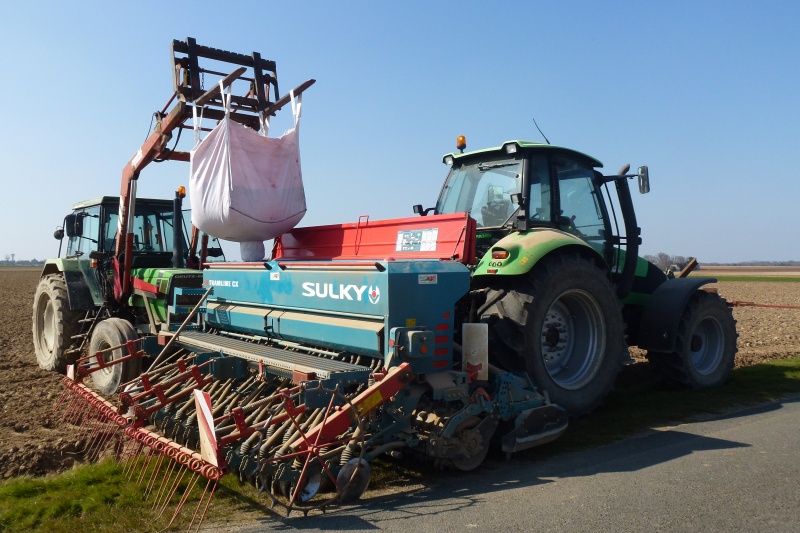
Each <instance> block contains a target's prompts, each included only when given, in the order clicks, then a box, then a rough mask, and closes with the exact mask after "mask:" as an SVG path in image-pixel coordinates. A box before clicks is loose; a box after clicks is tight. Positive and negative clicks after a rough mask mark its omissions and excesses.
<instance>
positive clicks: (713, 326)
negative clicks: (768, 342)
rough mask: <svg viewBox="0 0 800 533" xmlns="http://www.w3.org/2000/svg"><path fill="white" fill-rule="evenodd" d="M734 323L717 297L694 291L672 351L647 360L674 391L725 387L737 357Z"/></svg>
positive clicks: (652, 356)
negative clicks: (676, 388)
mask: <svg viewBox="0 0 800 533" xmlns="http://www.w3.org/2000/svg"><path fill="white" fill-rule="evenodd" d="M737 337H738V335H737V333H736V320H735V319H734V318H733V313H732V311H731V309H730V308H729V307H728V306H727V305H726V303H725V300H723V299H722V298H721V297H720V296H719V295H718V294H715V293H710V292H706V291H697V292H696V293H695V294H694V295H693V296H692V299H691V300H690V301H689V304H688V305H687V306H686V309H685V310H684V313H683V316H682V317H681V321H680V325H679V326H678V334H677V336H676V345H675V348H676V349H675V351H674V352H672V353H661V352H648V353H647V358H648V359H649V360H650V362H651V363H652V364H653V366H654V367H655V368H656V370H657V371H658V372H659V374H660V375H661V377H662V378H663V380H664V381H665V382H666V383H667V384H668V385H671V386H673V387H679V388H689V389H696V390H700V389H709V388H712V387H718V386H720V385H722V384H723V383H725V382H726V381H727V380H728V377H729V376H730V373H731V370H732V369H733V365H734V359H735V357H736V352H737V346H736V339H737Z"/></svg>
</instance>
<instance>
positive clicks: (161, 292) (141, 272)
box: [129, 268, 203, 323]
mask: <svg viewBox="0 0 800 533" xmlns="http://www.w3.org/2000/svg"><path fill="white" fill-rule="evenodd" d="M131 274H132V275H133V277H134V278H138V279H140V280H142V281H144V282H146V283H150V284H151V285H154V286H155V287H156V288H157V291H158V292H157V293H156V296H155V297H152V295H150V294H147V295H146V297H145V295H143V294H134V295H133V296H131V297H130V300H129V305H130V306H131V307H144V306H145V305H149V307H150V312H151V313H152V315H153V317H154V318H155V319H156V322H157V323H163V322H166V321H167V306H168V305H170V304H172V295H173V293H174V289H175V287H192V288H197V287H200V286H201V285H202V281H203V273H202V272H200V271H198V270H192V269H188V268H137V269H134V270H133V271H131Z"/></svg>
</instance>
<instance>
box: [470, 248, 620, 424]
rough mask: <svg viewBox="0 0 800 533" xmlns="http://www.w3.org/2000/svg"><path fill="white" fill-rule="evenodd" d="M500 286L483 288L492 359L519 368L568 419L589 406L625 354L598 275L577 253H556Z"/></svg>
mask: <svg viewBox="0 0 800 533" xmlns="http://www.w3.org/2000/svg"><path fill="white" fill-rule="evenodd" d="M506 283H507V286H506V287H498V288H496V289H490V290H489V292H488V293H487V304H486V306H485V309H483V310H482V320H483V321H484V322H487V323H489V331H490V344H489V349H490V353H491V354H492V359H493V361H494V362H495V364H497V365H498V366H500V367H502V368H504V369H506V370H510V371H525V372H527V373H528V376H529V377H530V378H531V379H532V380H533V382H534V384H535V385H536V387H537V388H538V389H539V391H540V392H547V394H548V395H549V396H550V400H551V401H552V402H553V403H555V404H557V405H559V406H561V407H563V408H564V409H565V410H566V411H567V412H568V413H569V414H570V416H580V415H584V414H586V413H589V412H590V411H592V410H594V409H596V408H597V407H598V406H599V405H600V403H601V402H602V401H603V399H604V398H605V397H606V395H607V394H608V392H609V391H610V390H611V388H612V387H613V385H614V381H615V380H616V377H617V374H618V373H619V371H620V369H621V368H622V362H623V360H624V358H625V355H626V353H627V345H626V344H625V337H624V325H623V320H622V314H621V311H620V304H619V300H618V299H617V297H616V294H615V293H614V289H613V287H612V285H611V282H610V281H609V279H608V277H607V276H606V274H605V273H604V272H603V271H602V270H601V269H600V268H599V267H597V266H596V265H595V264H594V263H593V262H591V261H589V260H587V259H584V258H582V257H580V256H577V255H560V256H555V257H552V258H550V259H546V260H545V261H543V262H542V263H541V264H539V265H537V266H536V267H535V268H534V269H533V270H532V271H531V272H530V273H529V275H528V276H525V277H519V278H514V279H512V280H509V281H507V282H506Z"/></svg>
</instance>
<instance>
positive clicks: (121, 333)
mask: <svg viewBox="0 0 800 533" xmlns="http://www.w3.org/2000/svg"><path fill="white" fill-rule="evenodd" d="M137 338H138V334H137V333H136V329H135V328H134V327H133V326H132V325H131V323H130V322H128V321H127V320H123V319H121V318H107V319H106V320H103V321H102V322H100V323H98V324H97V325H96V326H95V328H94V331H93V332H92V340H91V342H90V343H89V355H94V354H95V353H97V352H99V351H102V350H107V349H109V348H114V347H116V346H120V345H122V344H125V343H126V342H128V341H131V340H135V339H137ZM126 355H128V350H126V349H125V348H124V347H123V348H118V349H116V350H113V351H111V352H108V353H106V354H105V359H104V360H105V361H113V360H116V359H120V358H122V357H125V356H126ZM141 369H142V360H141V359H131V360H129V361H125V362H124V363H120V364H117V365H113V366H111V367H108V368H103V369H101V370H98V371H96V372H93V373H92V382H93V383H94V387H95V388H96V389H97V390H98V391H100V392H101V393H103V394H113V393H114V392H115V391H116V390H117V388H118V387H119V385H120V383H125V382H127V381H130V380H132V379H134V378H135V377H137V376H138V375H139V374H140V373H141Z"/></svg>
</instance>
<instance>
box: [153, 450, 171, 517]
mask: <svg viewBox="0 0 800 533" xmlns="http://www.w3.org/2000/svg"><path fill="white" fill-rule="evenodd" d="M176 466H177V463H176V462H175V461H174V460H173V459H171V458H170V461H169V465H168V466H167V472H166V475H165V476H164V479H162V481H161V484H160V485H159V486H158V491H157V492H156V495H155V497H154V498H153V506H152V507H151V508H150V510H151V511H152V510H155V508H156V507H158V502H159V500H160V499H161V497H162V496H163V495H164V494H165V489H166V487H167V485H169V479H170V478H171V477H173V474H175V475H176V476H177V473H176V470H175V467H176Z"/></svg>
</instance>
